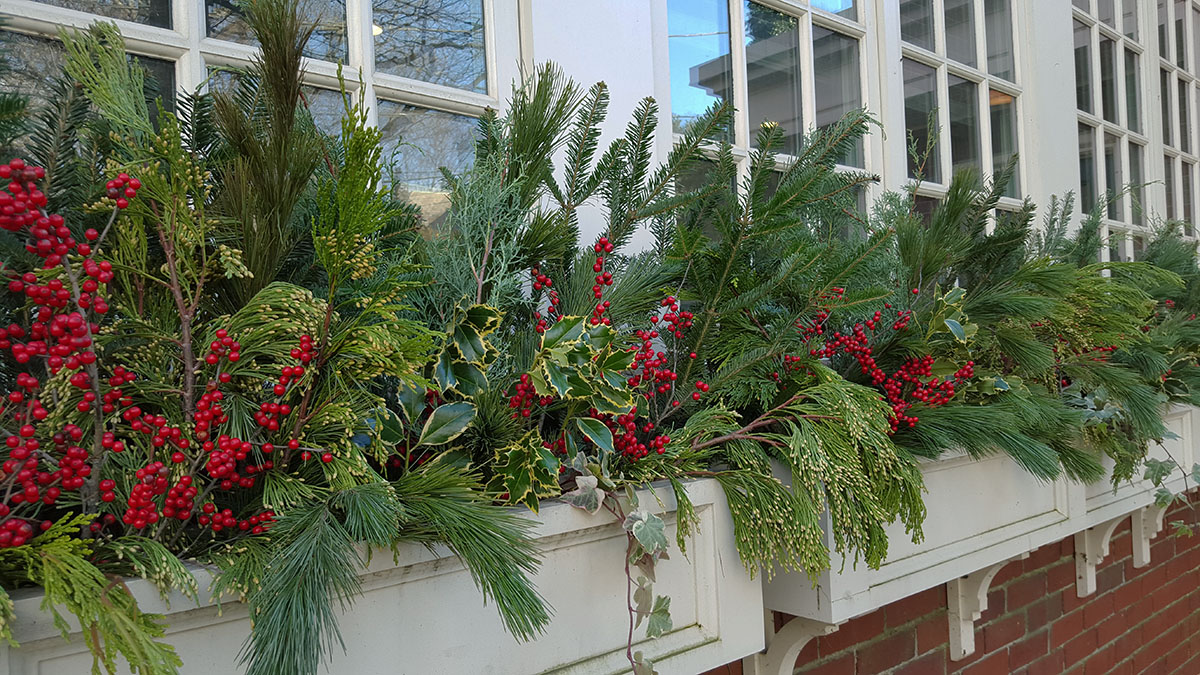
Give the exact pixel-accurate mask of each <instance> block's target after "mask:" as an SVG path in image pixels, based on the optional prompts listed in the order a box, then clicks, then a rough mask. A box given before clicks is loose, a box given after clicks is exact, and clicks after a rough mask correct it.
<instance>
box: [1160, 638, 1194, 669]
mask: <svg viewBox="0 0 1200 675" xmlns="http://www.w3.org/2000/svg"><path fill="white" fill-rule="evenodd" d="M1191 657H1192V650H1191V647H1190V645H1188V643H1186V642H1185V643H1183V644H1181V645H1179V646H1178V647H1176V648H1175V649H1172V650H1171V651H1170V652H1168V653H1167V658H1166V666H1167V670H1168V671H1170V672H1172V673H1176V672H1179V669H1180V668H1181V667H1182V666H1183V664H1184V663H1186V662H1187V660H1188V659H1189V658H1191Z"/></svg>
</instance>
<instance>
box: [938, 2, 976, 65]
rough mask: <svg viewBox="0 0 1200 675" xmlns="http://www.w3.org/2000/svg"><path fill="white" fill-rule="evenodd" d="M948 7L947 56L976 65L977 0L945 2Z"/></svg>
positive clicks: (963, 62)
mask: <svg viewBox="0 0 1200 675" xmlns="http://www.w3.org/2000/svg"><path fill="white" fill-rule="evenodd" d="M944 2H945V5H946V56H948V57H950V58H951V59H954V60H955V61H958V62H959V63H962V64H965V65H968V66H974V65H975V0H944Z"/></svg>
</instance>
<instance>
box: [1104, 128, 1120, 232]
mask: <svg viewBox="0 0 1200 675" xmlns="http://www.w3.org/2000/svg"><path fill="white" fill-rule="evenodd" d="M1121 183H1122V181H1121V139H1120V138H1117V137H1116V136H1113V135H1112V134H1104V189H1105V191H1106V196H1105V199H1106V200H1107V204H1108V217H1109V218H1111V219H1113V220H1124V217H1123V214H1122V213H1121V199H1120V197H1119V195H1120V193H1121Z"/></svg>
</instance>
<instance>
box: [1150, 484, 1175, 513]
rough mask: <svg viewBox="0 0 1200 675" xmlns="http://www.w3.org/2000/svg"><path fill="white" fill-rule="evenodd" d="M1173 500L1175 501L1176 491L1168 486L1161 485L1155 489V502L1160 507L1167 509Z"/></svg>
mask: <svg viewBox="0 0 1200 675" xmlns="http://www.w3.org/2000/svg"><path fill="white" fill-rule="evenodd" d="M1173 501H1175V493H1173V492H1171V491H1170V490H1168V489H1167V488H1165V487H1160V488H1158V489H1157V490H1155V491H1154V503H1155V504H1157V505H1158V507H1159V508H1163V509H1165V508H1166V507H1168V506H1170V505H1171V502H1173Z"/></svg>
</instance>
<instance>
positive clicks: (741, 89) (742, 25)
mask: <svg viewBox="0 0 1200 675" xmlns="http://www.w3.org/2000/svg"><path fill="white" fill-rule="evenodd" d="M729 56H730V62H731V65H732V66H733V105H734V113H733V122H734V123H733V144H734V145H735V146H737V147H739V148H749V147H750V133H751V132H750V116H749V112H748V110H749V105H750V93H749V85H748V83H747V81H746V77H747V70H746V21H745V17H744V16H743V12H742V2H741V0H729Z"/></svg>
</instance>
